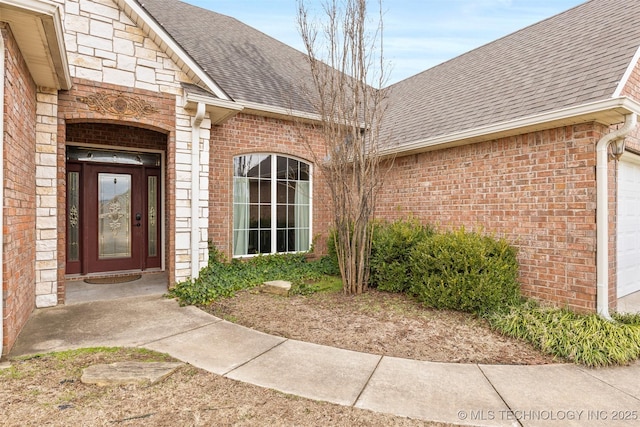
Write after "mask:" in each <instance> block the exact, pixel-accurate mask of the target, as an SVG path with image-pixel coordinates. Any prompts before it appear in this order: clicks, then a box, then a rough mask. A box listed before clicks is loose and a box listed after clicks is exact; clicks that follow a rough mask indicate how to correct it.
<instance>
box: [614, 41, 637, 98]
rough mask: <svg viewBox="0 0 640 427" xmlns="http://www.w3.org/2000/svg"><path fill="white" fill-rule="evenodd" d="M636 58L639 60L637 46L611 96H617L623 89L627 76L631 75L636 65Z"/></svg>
mask: <svg viewBox="0 0 640 427" xmlns="http://www.w3.org/2000/svg"><path fill="white" fill-rule="evenodd" d="M638 60H640V47H638V50H636V54H635V55H633V59H631V62H630V63H629V65H628V66H627V69H626V71H625V72H624V74H623V75H622V79H620V81H619V82H618V87H616V90H615V92H613V96H611V97H612V98H617V97H619V96H620V94H621V93H622V90H623V89H624V87H625V86H626V85H627V82H628V81H629V77H631V73H633V70H634V69H635V68H636V65H638Z"/></svg>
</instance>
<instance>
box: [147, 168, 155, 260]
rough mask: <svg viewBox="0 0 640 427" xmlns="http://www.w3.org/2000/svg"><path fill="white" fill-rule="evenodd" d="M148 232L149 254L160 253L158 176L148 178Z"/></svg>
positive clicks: (152, 255) (151, 255)
mask: <svg viewBox="0 0 640 427" xmlns="http://www.w3.org/2000/svg"><path fill="white" fill-rule="evenodd" d="M147 192H148V194H147V234H148V245H147V246H148V247H149V251H148V256H150V257H154V256H157V255H158V226H157V221H158V177H157V176H150V177H148V178H147Z"/></svg>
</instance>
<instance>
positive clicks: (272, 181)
mask: <svg viewBox="0 0 640 427" xmlns="http://www.w3.org/2000/svg"><path fill="white" fill-rule="evenodd" d="M243 156H271V170H272V171H273V174H272V176H271V179H270V185H271V218H277V209H278V203H277V195H278V193H277V188H278V185H277V184H278V179H277V170H278V169H277V166H278V157H284V158H286V159H293V160H297V161H299V162H302V163H304V164H306V165H307V166H309V249H307V250H305V251H291V252H278V251H277V249H278V238H277V229H278V226H277V220H276V221H272V224H271V235H272V236H273V237H272V239H271V251H270V253H268V254H266V253H256V254H244V255H232V258H239V259H241V258H253V257H256V256H261V255H262V256H264V255H275V254H296V253H304V252H308V251H309V250H311V249H312V248H313V164H312V163H310V162H308V161H307V160H304V159H301V158H299V157H296V156H291V155H288V154H281V153H271V152H257V153H244V154H238V155H236V156H233V161H234V162H235V159H236V158H238V157H243ZM235 176H236V175H235V170H234V171H233V176H232V177H233V178H235ZM232 191H233V186H232ZM232 196H233V194H232ZM231 203H232V209H231V215H232V221H231V234H232V235H233V234H234V233H235V228H234V227H233V210H234V209H233V197H232V202H231ZM233 241H234V239H233V238H232V239H231V245H232V247H231V253H232V254H233V252H234V248H233Z"/></svg>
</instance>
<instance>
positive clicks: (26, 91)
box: [0, 24, 39, 354]
mask: <svg viewBox="0 0 640 427" xmlns="http://www.w3.org/2000/svg"><path fill="white" fill-rule="evenodd" d="M0 32H1V34H2V38H3V40H4V48H5V51H4V59H5V61H4V96H5V98H4V113H5V115H4V123H3V126H4V147H3V156H4V189H3V191H4V194H3V202H4V223H3V239H4V248H3V250H4V262H3V266H2V268H3V283H2V291H3V295H4V300H3V301H2V303H3V305H4V308H3V316H4V319H3V327H4V333H3V342H2V348H3V354H4V353H5V352H6V351H8V350H9V349H10V348H11V346H12V345H13V343H14V342H15V340H16V338H17V336H18V334H19V333H20V330H21V329H22V326H23V325H24V324H25V323H26V321H27V319H28V317H29V315H30V314H31V312H32V311H33V308H34V306H35V298H36V294H35V293H36V289H35V287H34V283H35V282H36V233H37V232H39V230H38V231H37V230H36V215H37V208H36V198H37V197H38V196H37V195H36V180H37V179H39V178H36V155H37V154H36V152H37V150H36V126H37V123H36V86H35V84H34V82H33V80H32V79H31V77H30V74H29V70H28V69H27V65H26V63H25V62H24V60H23V58H22V55H21V53H20V50H19V48H18V46H17V45H16V42H15V39H14V38H13V35H12V34H11V30H10V29H9V28H8V27H7V26H5V25H4V24H0Z"/></svg>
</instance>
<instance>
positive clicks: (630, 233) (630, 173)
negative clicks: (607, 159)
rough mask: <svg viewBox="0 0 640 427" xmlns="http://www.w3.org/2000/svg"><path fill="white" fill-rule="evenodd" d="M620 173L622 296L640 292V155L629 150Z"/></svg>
mask: <svg viewBox="0 0 640 427" xmlns="http://www.w3.org/2000/svg"><path fill="white" fill-rule="evenodd" d="M618 170H619V172H618V227H617V228H618V236H617V237H618V239H617V240H618V298H621V297H623V296H625V295H629V294H631V293H633V292H637V291H640V156H636V155H633V154H629V153H625V155H624V156H623V157H622V159H621V160H620V165H619V169H618Z"/></svg>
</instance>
